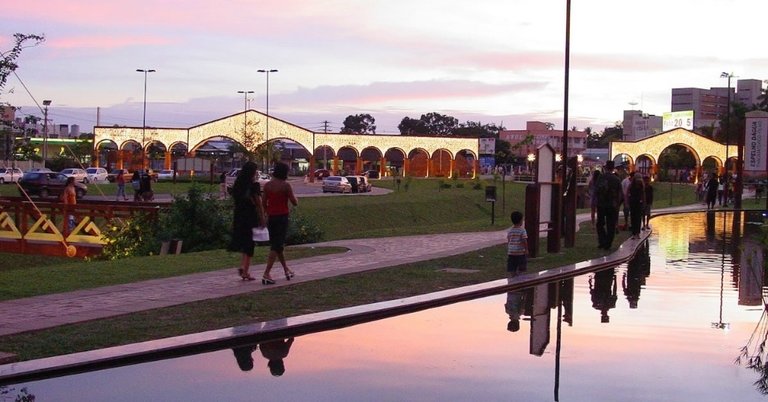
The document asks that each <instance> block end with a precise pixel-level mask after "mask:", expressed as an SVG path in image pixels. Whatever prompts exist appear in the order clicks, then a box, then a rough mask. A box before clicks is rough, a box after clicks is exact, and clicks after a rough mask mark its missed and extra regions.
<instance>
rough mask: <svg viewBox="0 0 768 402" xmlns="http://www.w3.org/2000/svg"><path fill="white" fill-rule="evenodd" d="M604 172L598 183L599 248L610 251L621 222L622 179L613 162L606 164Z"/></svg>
mask: <svg viewBox="0 0 768 402" xmlns="http://www.w3.org/2000/svg"><path fill="white" fill-rule="evenodd" d="M603 170H604V171H603V174H601V175H600V179H599V180H598V183H597V242H598V248H602V249H605V250H610V249H611V246H612V245H613V238H614V237H615V236H616V223H617V221H618V220H619V205H621V179H619V176H617V175H616V173H615V172H614V163H613V161H608V162H605V169H603Z"/></svg>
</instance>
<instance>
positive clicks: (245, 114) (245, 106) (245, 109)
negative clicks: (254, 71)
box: [237, 91, 253, 152]
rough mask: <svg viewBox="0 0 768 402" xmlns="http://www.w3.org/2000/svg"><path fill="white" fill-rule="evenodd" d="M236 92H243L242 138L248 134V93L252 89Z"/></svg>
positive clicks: (250, 92)
mask: <svg viewBox="0 0 768 402" xmlns="http://www.w3.org/2000/svg"><path fill="white" fill-rule="evenodd" d="M237 93H239V94H243V138H245V137H246V136H247V135H248V94H252V93H253V91H237ZM248 151H249V152H250V150H248Z"/></svg>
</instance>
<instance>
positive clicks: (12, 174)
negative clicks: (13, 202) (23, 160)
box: [0, 168, 24, 184]
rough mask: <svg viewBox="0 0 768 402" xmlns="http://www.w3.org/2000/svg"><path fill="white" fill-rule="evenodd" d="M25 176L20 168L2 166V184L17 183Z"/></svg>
mask: <svg viewBox="0 0 768 402" xmlns="http://www.w3.org/2000/svg"><path fill="white" fill-rule="evenodd" d="M21 176H24V172H22V171H21V169H19V168H0V184H4V183H15V182H17V181H19V179H21Z"/></svg>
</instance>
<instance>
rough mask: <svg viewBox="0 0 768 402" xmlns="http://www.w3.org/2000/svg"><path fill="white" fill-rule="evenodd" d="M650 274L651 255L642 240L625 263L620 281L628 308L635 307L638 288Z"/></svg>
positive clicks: (641, 286)
mask: <svg viewBox="0 0 768 402" xmlns="http://www.w3.org/2000/svg"><path fill="white" fill-rule="evenodd" d="M650 274H651V256H650V254H649V253H648V241H647V240H646V241H645V242H643V244H642V246H641V247H640V248H639V249H638V250H637V253H636V254H635V256H634V257H633V258H632V259H631V260H629V262H628V263H627V272H626V273H625V274H624V277H623V279H622V282H621V287H622V289H623V290H624V296H626V297H627V301H628V302H629V308H637V303H638V302H639V301H640V290H641V289H642V288H643V286H645V278H647V277H648V275H650Z"/></svg>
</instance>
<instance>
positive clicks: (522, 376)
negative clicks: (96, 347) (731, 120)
mask: <svg viewBox="0 0 768 402" xmlns="http://www.w3.org/2000/svg"><path fill="white" fill-rule="evenodd" d="M751 220H752V218H750V217H749V216H747V215H745V216H744V217H737V218H735V219H734V218H731V217H729V216H728V215H726V214H723V213H713V214H704V213H702V214H687V215H684V216H668V217H661V218H656V219H654V220H653V222H652V224H653V227H654V235H653V236H652V237H651V238H650V239H649V241H647V242H645V243H644V244H643V245H642V247H641V248H640V249H639V250H638V252H637V254H636V257H635V258H634V259H633V260H632V261H630V262H629V263H627V264H626V265H622V266H618V267H613V268H610V269H607V270H603V271H600V272H595V273H592V274H588V275H582V276H578V277H575V278H569V279H567V280H561V281H556V282H552V283H545V284H540V285H536V286H532V287H528V288H525V289H519V290H513V291H508V292H504V293H502V294H499V295H496V296H492V297H486V298H481V299H476V300H472V301H469V302H462V303H457V304H453V305H448V306H443V307H439V308H432V309H429V310H426V311H421V312H417V313H412V314H407V315H402V316H397V317H392V318H388V319H384V320H380V321H375V322H369V323H366V324H362V325H356V326H352V327H348V328H341V329H337V330H333V331H326V332H322V333H315V334H310V335H306V336H301V337H300V338H301V341H300V342H296V343H295V342H293V339H292V338H285V339H280V340H277V341H275V344H274V345H270V346H267V347H266V348H265V345H264V342H262V343H261V344H253V343H252V344H250V345H248V344H244V345H238V347H237V348H235V350H234V351H230V350H225V351H221V352H215V353H208V354H203V355H199V356H191V357H187V358H184V359H175V360H169V361H163V362H155V363H151V364H144V365H140V366H132V367H123V368H118V369H110V370H104V371H102V372H100V373H89V374H83V375H81V376H72V377H67V378H65V379H59V380H56V379H54V380H45V381H38V382H34V383H29V384H21V385H26V386H28V387H29V389H30V390H34V392H35V394H36V395H38V396H39V397H40V399H39V400H65V399H66V398H62V397H61V395H68V394H67V393H66V392H67V391H68V390H70V389H75V388H77V389H81V390H85V391H80V392H82V394H81V397H80V398H79V399H81V400H113V401H114V400H151V399H156V398H152V395H153V394H152V390H154V391H156V392H157V391H162V394H163V395H164V399H166V400H206V399H213V398H212V397H211V396H215V397H216V398H217V399H219V400H250V399H253V396H254V395H258V396H259V399H262V400H296V401H299V400H312V401H338V400H361V399H365V400H377V401H390V400H391V401H401V400H551V399H552V398H553V393H552V391H553V389H554V399H555V400H557V399H559V396H560V395H566V397H565V398H564V399H567V400H583V401H594V400H630V401H646V400H660V399H663V400H697V401H722V400H738V401H752V400H755V401H756V400H762V399H763V394H761V393H765V392H766V391H767V390H768V373H767V372H766V368H765V364H764V363H765V362H766V361H767V360H768V356H766V352H765V351H766V339H768V317H766V313H765V310H764V308H763V306H764V303H763V297H762V294H763V292H764V291H765V289H764V287H763V284H764V283H765V269H764V266H765V265H764V261H765V254H764V253H765V250H764V246H763V245H762V244H761V243H759V242H755V241H753V240H749V239H751V237H750V236H751V235H753V233H754V230H755V229H756V228H757V226H756V225H752V224H749V223H748V222H750V221H751ZM734 226H736V228H735V230H734ZM676 236H679V238H678V237H676ZM742 237H743V238H744V240H743V241H740V242H739V240H740V239H741V238H742ZM750 242H752V243H750ZM683 244H684V245H685V247H683V246H682V245H683ZM619 284H621V291H622V294H623V297H622V299H626V303H625V302H624V301H623V300H622V301H621V302H619V300H618V299H619V294H618V291H619V290H618V286H619ZM641 299H642V300H641ZM502 305H503V306H504V310H502V309H501V306H502ZM555 311H556V313H555ZM598 316H599V317H600V318H599V319H598V318H597V317H598ZM579 317H582V319H579ZM712 322H717V323H718V324H719V323H728V324H730V325H729V328H728V329H727V330H721V329H718V330H713V329H711V323H712ZM563 324H567V325H563ZM502 326H503V327H502ZM723 329H724V328H723ZM508 331H512V332H514V333H510V332H508ZM526 334H527V335H528V336H525V335H526ZM553 339H554V342H553ZM296 340H298V338H297V339H296ZM270 348H272V349H271V352H269V353H265V351H269V350H270ZM257 351H259V352H261V355H262V356H258V355H259V353H257ZM289 352H290V358H289V359H286V356H289ZM233 353H234V354H235V356H236V359H235V360H236V361H237V362H238V365H237V366H236V365H234V364H232V355H233ZM737 356H738V359H737ZM262 357H263V358H264V359H263V358H262ZM265 359H266V360H265ZM276 359H280V360H282V361H284V362H285V361H289V362H290V365H289V370H287V371H280V372H281V373H284V374H283V375H282V377H280V378H279V379H276V378H275V377H274V376H273V375H272V374H273V372H272V370H271V369H272V367H271V366H269V365H267V367H268V368H269V369H270V370H258V369H253V368H254V366H255V367H257V368H258V367H264V366H262V364H263V363H264V362H266V361H269V360H276ZM734 360H736V362H737V363H739V364H741V365H742V366H741V367H740V366H734V364H733V363H734ZM254 361H255V362H256V363H255V364H254ZM241 362H243V363H244V365H241V364H240V363H241ZM260 362H261V363H260ZM243 367H250V368H251V371H249V372H247V373H243V372H242V371H241V370H242V369H243ZM284 367H285V365H283V369H284ZM744 367H746V368H747V369H748V370H745V369H744ZM278 371H279V370H278ZM753 371H754V372H753ZM165 373H183V376H180V377H183V379H184V380H180V379H179V378H175V379H169V378H168V376H167V374H165ZM174 381H175V382H174ZM179 382H185V383H184V384H179ZM83 384H89V386H88V387H84V386H83ZM94 384H98V385H94ZM137 384H141V386H140V387H137V386H136V385H137ZM168 384H173V385H168ZM21 385H20V386H21ZM124 388H130V389H131V391H130V392H132V393H130V394H129V395H130V397H123V398H122V399H120V398H119V397H116V396H115V393H119V390H121V389H124ZM755 388H756V389H757V391H756V390H755ZM142 392H144V393H142ZM158 394H159V393H158ZM52 395H53V397H51V396H52ZM56 396H59V397H58V398H56Z"/></svg>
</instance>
